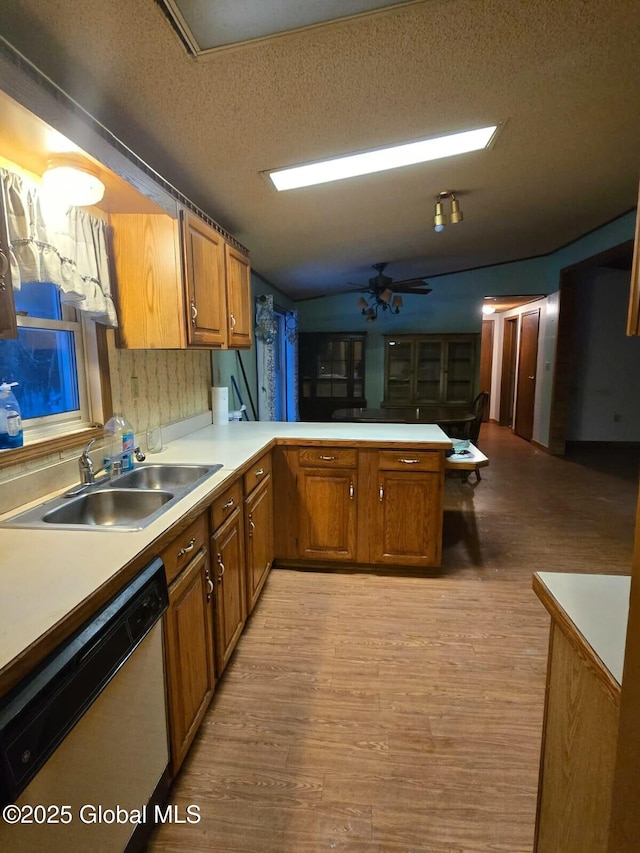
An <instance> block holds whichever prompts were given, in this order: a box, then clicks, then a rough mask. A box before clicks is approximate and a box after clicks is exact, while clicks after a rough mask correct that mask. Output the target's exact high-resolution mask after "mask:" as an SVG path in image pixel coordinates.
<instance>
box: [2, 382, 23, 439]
mask: <svg viewBox="0 0 640 853" xmlns="http://www.w3.org/2000/svg"><path fill="white" fill-rule="evenodd" d="M17 384H18V383H17V382H3V383H2V384H1V385H0V450H9V449H12V448H14V447H22V444H23V441H24V439H23V434H22V416H21V415H20V406H19V405H18V401H17V400H16V398H15V395H14V393H13V391H12V390H11V389H12V388H13V387H14V385H17Z"/></svg>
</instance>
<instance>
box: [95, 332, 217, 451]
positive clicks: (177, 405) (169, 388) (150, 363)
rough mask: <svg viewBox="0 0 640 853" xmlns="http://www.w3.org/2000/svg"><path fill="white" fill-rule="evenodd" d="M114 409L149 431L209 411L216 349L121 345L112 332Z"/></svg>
mask: <svg viewBox="0 0 640 853" xmlns="http://www.w3.org/2000/svg"><path fill="white" fill-rule="evenodd" d="M108 342H109V369H110V372H111V394H112V399H113V411H114V412H117V413H118V414H122V415H124V416H125V417H126V418H127V420H129V421H130V423H131V424H132V425H133V429H134V431H135V433H136V440H137V441H138V443H140V441H141V439H142V437H143V436H144V433H145V432H146V431H147V430H148V429H149V428H150V427H154V426H164V425H166V424H170V423H173V422H174V421H179V420H182V419H183V418H188V417H191V415H199V414H201V413H202V412H206V411H208V410H209V409H210V408H211V406H210V405H209V394H210V390H209V389H210V387H211V385H212V381H211V353H210V352H209V351H208V350H203V351H201V352H200V351H197V350H195V351H194V350H127V349H117V348H116V346H115V343H114V336H113V333H112V332H109V334H108Z"/></svg>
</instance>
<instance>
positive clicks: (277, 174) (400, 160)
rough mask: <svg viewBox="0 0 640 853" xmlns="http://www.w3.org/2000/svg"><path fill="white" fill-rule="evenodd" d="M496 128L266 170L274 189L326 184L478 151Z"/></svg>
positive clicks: (292, 188) (483, 146) (480, 129)
mask: <svg viewBox="0 0 640 853" xmlns="http://www.w3.org/2000/svg"><path fill="white" fill-rule="evenodd" d="M496 130H497V125H495V124H494V125H491V126H490V127H480V128H476V129H475V130H465V131H463V132H462V133H451V134H449V135H448V136H438V137H435V138H434V139H421V140H420V141H418V142H408V143H406V144H404V145H393V146H392V147H391V148H379V149H377V150H376V151H365V152H364V153H362V154H349V155H347V156H346V157H336V158H334V159H333V160H323V161H321V162H319V163H308V164H307V165H306V166H293V167H291V168H290V169H277V170H276V171H274V172H269V177H270V178H271V180H272V181H273V183H274V184H275V187H276V189H277V190H294V189H298V188H299V187H310V186H313V185H314V184H328V183H329V182H330V181H341V180H343V179H344V178H353V177H356V176H357V175H371V174H373V173H374V172H385V171H386V170H387V169H398V168H399V167H400V166H412V165H414V164H415V163H427V162H428V161H429V160H439V159H441V158H442V157H453V156H454V155H456V154H466V153H467V152H469V151H479V150H480V149H482V148H486V147H487V146H488V145H489V143H490V142H491V139H492V138H493V135H494V133H495V132H496Z"/></svg>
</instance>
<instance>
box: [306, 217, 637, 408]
mask: <svg viewBox="0 0 640 853" xmlns="http://www.w3.org/2000/svg"><path fill="white" fill-rule="evenodd" d="M635 218H636V215H635V211H633V212H631V213H628V214H625V215H624V216H621V217H619V218H618V219H616V220H615V221H614V222H611V223H609V224H608V225H605V226H603V227H602V228H599V229H598V230H597V231H594V232H593V233H592V234H589V235H587V236H585V237H581V238H580V239H579V240H576V241H575V242H574V243H571V244H570V245H569V246H566V247H564V248H562V249H558V250H557V251H556V252H553V253H552V254H550V255H545V256H544V257H539V258H533V259H531V260H527V261H516V262H514V263H508V264H501V265H500V266H494V267H486V268H484V269H479V270H472V271H469V272H461V273H454V274H451V275H443V276H437V277H435V278H433V279H429V285H430V286H431V287H432V292H431V293H430V294H429V295H428V296H405V295H403V299H404V306H403V308H402V309H401V312H400V314H398V315H390V314H389V312H388V311H387V312H383V313H381V314H379V315H378V319H377V320H376V321H375V322H373V323H370V322H367V321H366V320H365V319H364V317H363V316H362V314H361V313H360V312H359V310H358V308H357V304H356V303H357V300H358V297H359V295H360V294H358V293H348V294H340V295H338V296H328V297H324V298H321V299H312V300H308V301H305V302H298V303H296V306H295V307H296V308H297V309H298V311H299V320H300V330H301V331H308V332H323V331H341V332H346V331H350V332H362V331H365V332H367V345H366V388H365V393H366V397H367V404H368V405H369V406H378V405H379V404H380V402H381V400H382V397H383V389H384V340H383V335H389V334H394V333H401V332H418V333H430V332H434V333H445V332H477V333H480V330H481V325H482V300H483V298H484V297H485V296H501V295H503V296H504V295H528V294H549V293H553V292H554V291H557V290H558V285H559V277H560V270H562V269H563V268H564V267H567V266H571V265H572V264H575V263H577V262H578V261H581V260H584V259H585V258H589V257H591V256H592V255H596V254H598V253H599V252H601V251H603V250H605V249H607V248H610V247H611V246H616V245H617V244H619V243H622V242H624V241H625V240H632V239H633V236H634V229H635ZM461 227H462V226H461Z"/></svg>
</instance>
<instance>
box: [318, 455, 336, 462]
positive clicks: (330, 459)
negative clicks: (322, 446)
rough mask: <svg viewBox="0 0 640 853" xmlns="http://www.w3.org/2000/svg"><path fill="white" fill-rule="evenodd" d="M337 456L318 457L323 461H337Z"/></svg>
mask: <svg viewBox="0 0 640 853" xmlns="http://www.w3.org/2000/svg"><path fill="white" fill-rule="evenodd" d="M337 458H338V457H337V456H318V459H322V461H323V462H335V461H336V459H337Z"/></svg>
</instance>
